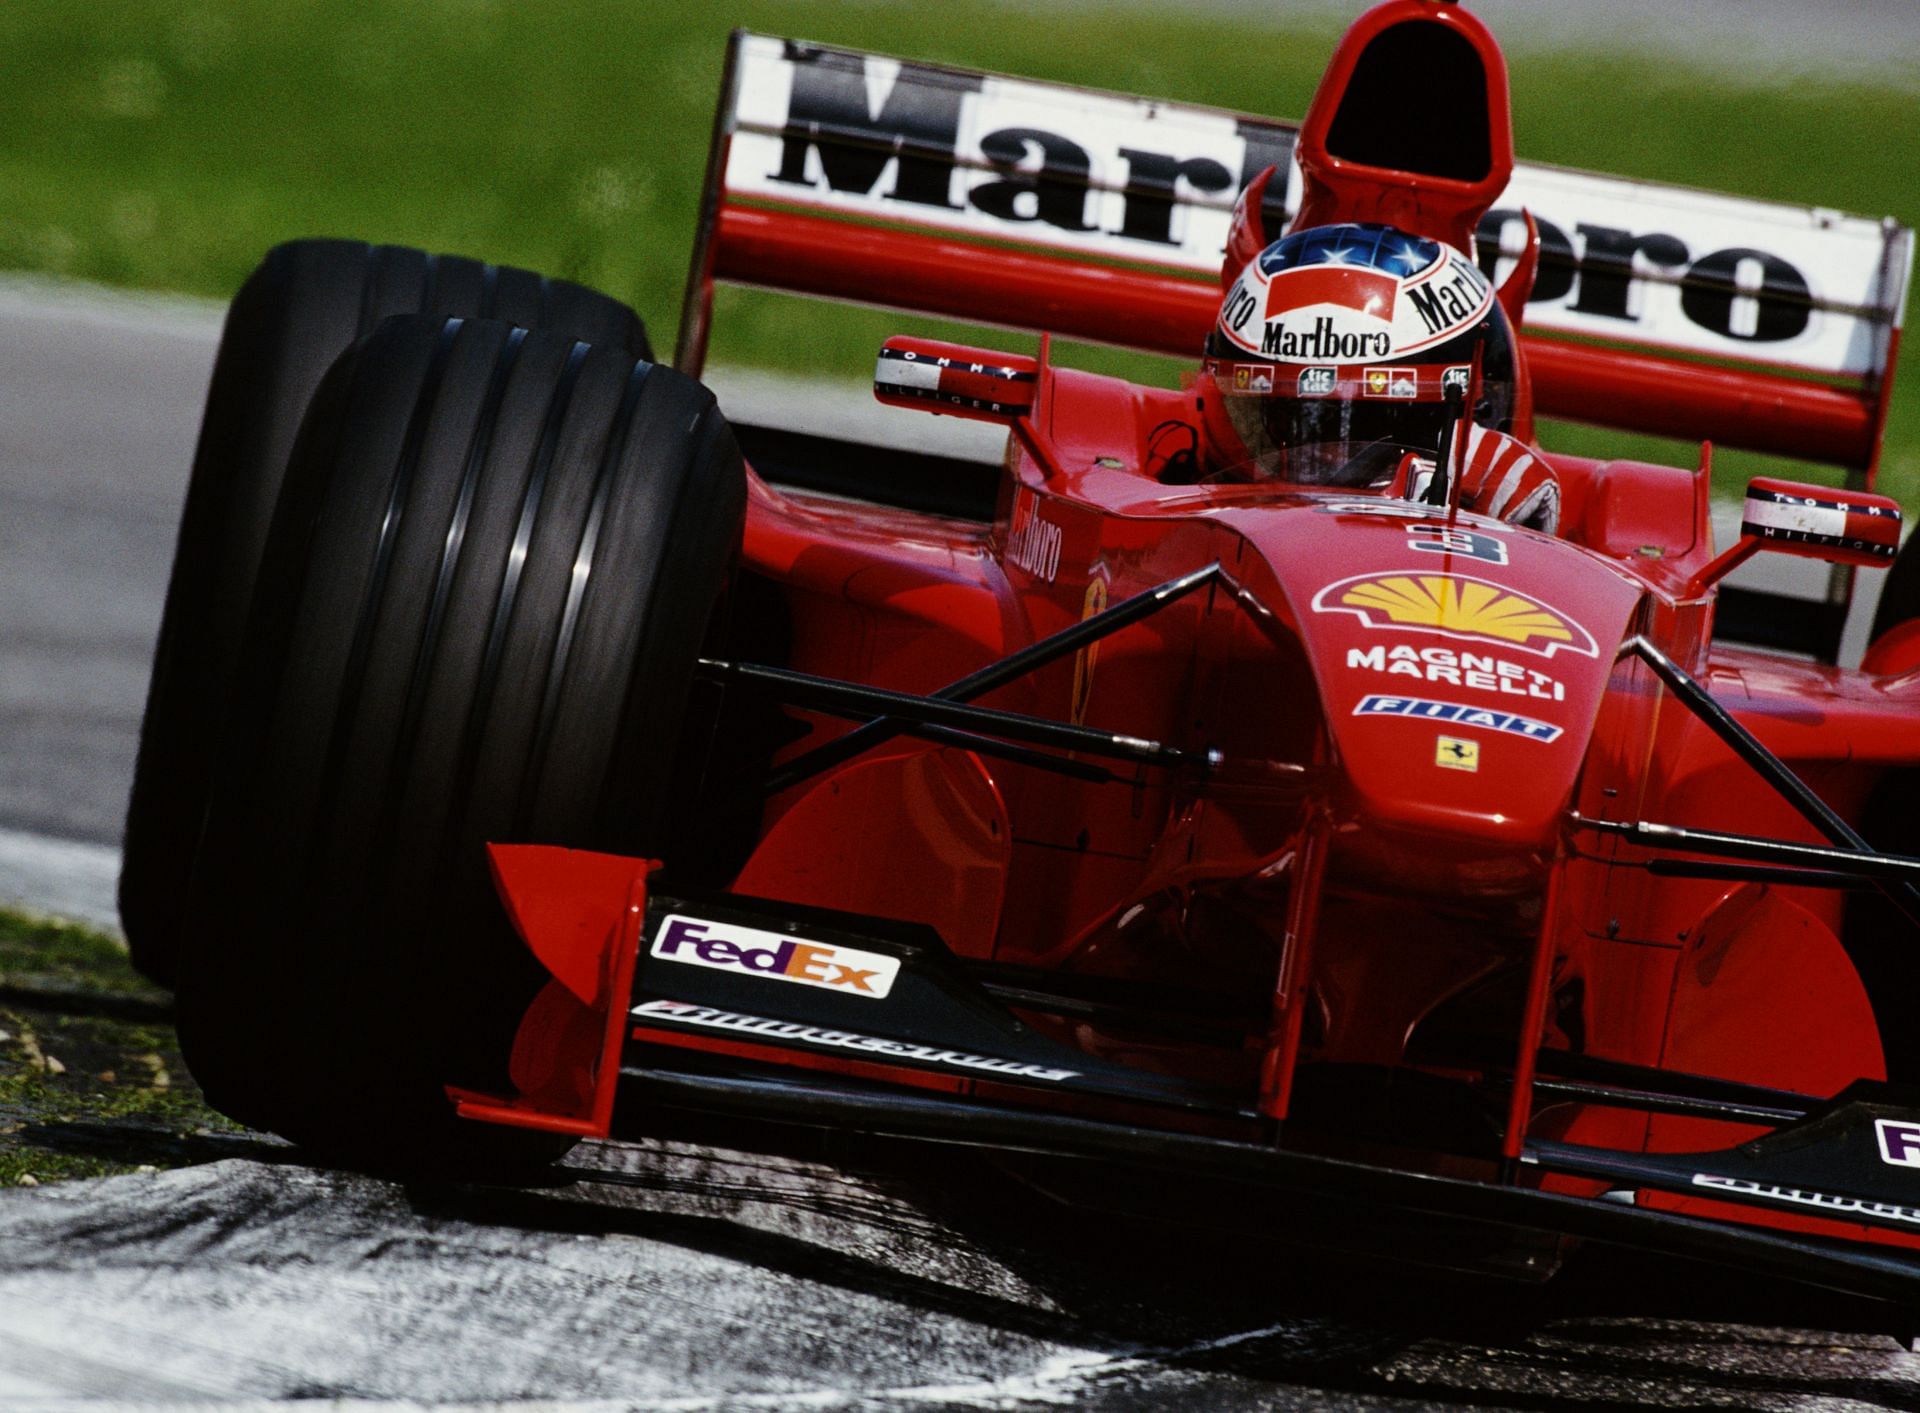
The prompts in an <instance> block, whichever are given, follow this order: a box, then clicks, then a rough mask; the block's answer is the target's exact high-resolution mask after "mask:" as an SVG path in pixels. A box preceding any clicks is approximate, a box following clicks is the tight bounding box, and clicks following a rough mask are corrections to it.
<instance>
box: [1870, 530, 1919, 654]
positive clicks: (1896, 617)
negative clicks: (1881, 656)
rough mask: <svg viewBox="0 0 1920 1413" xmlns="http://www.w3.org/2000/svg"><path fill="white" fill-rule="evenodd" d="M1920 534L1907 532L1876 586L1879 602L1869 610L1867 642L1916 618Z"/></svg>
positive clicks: (1917, 610) (1917, 616)
mask: <svg viewBox="0 0 1920 1413" xmlns="http://www.w3.org/2000/svg"><path fill="white" fill-rule="evenodd" d="M1916 543H1920V535H1910V536H1908V537H1907V543H1906V544H1904V545H1902V546H1901V547H1900V553H1899V554H1898V555H1897V556H1896V557H1895V558H1894V561H1893V568H1891V569H1889V570H1888V571H1887V582H1886V583H1884V584H1882V585H1881V586H1880V602H1879V604H1878V606H1876V607H1875V609H1874V611H1873V628H1872V631H1871V632H1869V633H1868V634H1867V641H1868V642H1869V643H1871V642H1873V641H1875V640H1876V639H1878V638H1879V637H1880V635H1881V634H1882V633H1884V632H1886V631H1887V630H1888V629H1889V628H1897V627H1899V626H1900V625H1901V624H1902V623H1905V622H1907V621H1908V620H1909V619H1913V618H1920V549H1914V548H1913V546H1914V545H1915V544H1916Z"/></svg>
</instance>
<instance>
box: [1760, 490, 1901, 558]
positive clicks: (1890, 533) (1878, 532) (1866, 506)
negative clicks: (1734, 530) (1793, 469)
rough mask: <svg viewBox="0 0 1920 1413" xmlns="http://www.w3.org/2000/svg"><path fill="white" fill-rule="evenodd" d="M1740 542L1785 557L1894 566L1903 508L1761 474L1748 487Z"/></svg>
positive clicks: (1857, 494) (1869, 496)
mask: <svg viewBox="0 0 1920 1413" xmlns="http://www.w3.org/2000/svg"><path fill="white" fill-rule="evenodd" d="M1740 538H1741V539H1743V540H1744V539H1748V538H1752V539H1756V540H1758V541H1760V548H1761V549H1766V550H1774V551H1776V552H1778V553H1780V554H1797V555H1801V556H1804V557H1805V558H1807V559H1825V560H1830V561H1831V562H1833V563H1835V564H1864V565H1866V566H1868V567H1869V568H1873V567H1876V566H1880V565H1887V564H1891V563H1893V557H1894V555H1896V554H1898V553H1899V552H1900V507H1899V506H1898V505H1896V504H1895V503H1894V502H1893V501H1891V500H1889V499H1888V498H1887V497H1886V496H1877V495H1874V494H1873V493H1872V492H1871V491H1844V490H1829V489H1828V488H1827V487H1825V486H1808V485H1802V484H1801V483H1800V482H1798V481H1776V480H1774V479H1773V478H1772V477H1770V476H1759V477H1756V478H1755V479H1753V480H1752V481H1750V482H1748V483H1747V506H1746V513H1745V514H1743V515H1742V516H1741V517H1740Z"/></svg>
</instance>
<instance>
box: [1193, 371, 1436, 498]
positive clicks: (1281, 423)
mask: <svg viewBox="0 0 1920 1413" xmlns="http://www.w3.org/2000/svg"><path fill="white" fill-rule="evenodd" d="M1219 396H1220V398H1221V406H1222V410H1223V411H1224V412H1225V413H1226V417H1227V421H1228V422H1229V423H1231V424H1232V427H1233V430H1234V433H1235V434H1236V435H1237V436H1238V437H1239V439H1240V445H1241V447H1242V448H1243V449H1244V450H1245V453H1246V456H1245V459H1244V460H1242V461H1240V462H1238V463H1237V464H1227V465H1220V466H1216V467H1215V468H1214V470H1215V474H1216V475H1217V476H1218V477H1219V478H1220V479H1223V480H1236V481H1267V480H1276V481H1289V482H1292V483H1293V484H1295V485H1301V486H1333V487H1338V488H1340V489H1343V490H1364V489H1370V488H1379V487H1382V486H1385V485H1386V484H1387V483H1388V482H1389V481H1391V480H1392V478H1393V474H1394V472H1395V471H1396V470H1397V469H1398V467H1399V465H1400V460H1401V458H1402V456H1404V455H1405V453H1407V452H1409V451H1414V452H1419V453H1421V454H1422V455H1425V456H1432V455H1434V454H1435V453H1436V452H1437V451H1438V450H1439V447H1440V434H1441V432H1442V430H1443V429H1444V428H1445V426H1446V424H1447V421H1448V419H1449V418H1451V417H1457V416H1458V415H1459V414H1458V413H1457V412H1456V411H1454V410H1453V409H1451V408H1449V407H1448V406H1447V404H1446V403H1444V402H1385V401H1377V402H1376V401H1358V400H1348V399H1341V398H1325V399H1314V400H1305V399H1299V398H1293V397H1274V396H1271V395H1267V396H1262V395H1259V394H1247V393H1235V392H1226V391H1223V392H1221V393H1220V394H1219Z"/></svg>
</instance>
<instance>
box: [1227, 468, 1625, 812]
mask: <svg viewBox="0 0 1920 1413" xmlns="http://www.w3.org/2000/svg"><path fill="white" fill-rule="evenodd" d="M1253 533H1254V535H1255V536H1256V537H1257V538H1258V540H1259V541H1260V548H1261V549H1262V551H1263V552H1264V554H1265V556H1266V558H1267V562H1268V564H1269V565H1270V566H1271V567H1272V569H1273V571H1274V573H1275V576H1276V577H1277V578H1278V579H1279V580H1280V581H1281V584H1282V586H1283V592H1284V594H1285V597H1286V599H1287V601H1288V603H1289V605H1290V606H1291V607H1292V609H1293V613H1294V617H1295V619H1296V622H1297V625H1298V632H1299V634H1300V639H1301V643H1302V645H1303V646H1304V648H1305V651H1306V655H1307V658H1308V660H1309V662H1310V663H1311V664H1312V668H1313V673H1314V677H1315V680H1316V682H1317V685H1318V687H1319V691H1320V698H1321V703H1322V706H1323V709H1324V711H1325V713H1326V719H1327V725H1328V729H1329V731H1330V733H1331V736H1332V739H1333V744H1334V749H1335V752H1336V754H1337V756H1338V759H1339V764H1340V768H1341V772H1342V774H1343V775H1344V777H1345V779H1346V782H1347V788H1348V791H1349V803H1350V805H1351V807H1352V810H1353V813H1354V817H1355V818H1356V819H1357V820H1359V821H1360V822H1361V823H1362V824H1363V825H1367V824H1374V825H1379V826H1381V827H1385V828H1390V829H1393V830H1396V831H1399V830H1411V831H1415V832H1419V833H1428V832H1432V833H1444V834H1448V835H1453V836H1456V837H1458V836H1467V837H1471V838H1477V839H1480V840H1483V841H1485V842H1487V843H1489V844H1496V845H1499V846H1503V847H1512V848H1515V849H1534V848H1538V847H1540V846H1542V845H1543V844H1544V843H1546V842H1547V841H1548V840H1550V838H1551V836H1552V834H1553V831H1554V830H1555V829H1556V828H1557V826H1558V824H1559V821H1560V819H1561V816H1562V814H1563V812H1564V810H1565V809H1566V806H1567V802H1568V800H1569V798H1570V797H1571V794H1572V791H1573V785H1574V781H1575V779H1576V778H1577V776H1578V774H1579V772H1580V768H1581V765H1582V763H1583V762H1584V760H1585V758H1586V750H1587V744H1588V740H1589V738H1590V737H1591V735H1592V732H1593V725H1594V721H1595V719H1596V718H1597V716H1598V713H1599V708H1600V703H1601V699H1602V697H1603V695H1604V694H1605V691H1606V687H1607V681H1608V678H1609V677H1610V675H1611V672H1612V667H1613V657H1614V650H1615V648H1616V647H1617V646H1618V644H1619V643H1620V641H1621V639H1622V637H1623V636H1624V634H1625V633H1626V630H1627V626H1628V624H1629V622H1630V621H1631V619H1632V615H1633V612H1634V609H1635V607H1636V605H1637V604H1638V602H1639V599H1640V590H1639V589H1638V588H1637V587H1635V586H1634V585H1633V584H1632V582H1631V581H1629V580H1627V579H1626V578H1625V577H1623V576H1622V575H1620V574H1619V573H1618V572H1617V571H1615V570H1614V569H1612V568H1611V567H1610V566H1608V565H1606V564H1605V563H1603V562H1602V561H1600V560H1598V559H1595V558H1594V557H1592V556H1590V555H1588V554H1586V553H1585V552H1584V551H1582V550H1579V549H1577V548H1575V547H1573V546H1571V545H1568V544H1566V543H1565V542H1563V541H1558V540H1553V539H1549V538H1548V537H1546V536H1542V535H1536V534H1534V533H1532V532H1531V531H1525V530H1517V529H1514V528H1511V527H1509V526H1506V525H1503V524H1500V523H1499V522H1497V521H1492V520H1487V519H1484V518H1481V517H1478V516H1471V515H1461V516H1459V517H1457V518H1456V520H1454V521H1453V522H1451V523H1449V522H1447V521H1446V520H1445V519H1444V518H1440V517H1437V516H1436V517H1428V516H1426V515H1424V514H1423V513H1422V512H1421V508H1419V507H1415V506H1409V505H1407V504H1406V503H1405V502H1397V501H1386V500H1379V499H1374V500H1354V501H1350V502H1340V501H1334V500H1328V501H1324V502H1321V503H1319V504H1317V505H1313V506H1312V508H1310V509H1309V508H1307V507H1306V506H1304V505H1303V506H1302V507H1301V508H1300V509H1298V510H1294V511H1290V512H1288V513H1286V514H1284V515H1278V516H1274V517H1272V518H1271V519H1270V521H1269V522H1268V523H1267V524H1265V525H1264V526H1261V527H1259V528H1257V529H1255V530H1254V531H1253Z"/></svg>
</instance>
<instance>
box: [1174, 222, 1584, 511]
mask: <svg viewBox="0 0 1920 1413" xmlns="http://www.w3.org/2000/svg"><path fill="white" fill-rule="evenodd" d="M1476 345H1477V346H1478V348H1479V352H1480V359H1479V365H1480V366H1479V369H1478V376H1477V379H1476V376H1475V369H1474V353H1475V348H1476ZM1201 367H1202V381H1201V400H1202V407H1203V414H1202V420H1203V423H1204V428H1205V438H1206V442H1207V452H1208V461H1209V471H1210V475H1209V477H1208V479H1213V480H1225V481H1278V482H1285V483H1287V484H1290V485H1295V486H1309V487H1327V488H1338V489H1340V490H1345V491H1360V490H1372V491H1381V492H1385V493H1388V494H1394V495H1401V496H1406V497H1410V498H1411V497H1416V496H1418V495H1419V494H1420V493H1421V491H1422V490H1424V488H1425V484H1426V481H1427V477H1428V476H1430V475H1431V469H1432V465H1433V461H1434V458H1435V457H1436V456H1437V454H1438V452H1439V449H1440V446H1441V441H1442V436H1443V433H1445V432H1446V431H1447V430H1448V429H1449V426H1450V425H1451V427H1452V429H1453V435H1452V437H1451V441H1452V443H1453V446H1452V460H1453V465H1454V466H1455V467H1456V468H1459V467H1461V466H1462V464H1463V462H1464V471H1463V472H1462V475H1461V504H1462V506H1463V507H1465V508H1466V509H1468V510H1475V511H1479V512H1481V513H1482V514H1487V515H1493V516H1497V517H1499V518H1502V519H1504V520H1507V521H1508V522H1509V523H1512V524H1517V525H1524V526H1527V527H1528V528H1531V529H1536V530H1542V531H1544V532H1546V533H1548V534H1553V533H1555V532H1556V531H1557V530H1558V528H1559V520H1560V487H1559V484H1558V482H1557V481H1556V480H1555V479H1554V477H1553V473H1552V472H1551V471H1550V470H1548V468H1547V467H1546V465H1545V464H1544V463H1543V462H1542V461H1541V460H1540V459H1539V458H1538V457H1537V456H1535V455H1534V454H1533V452H1532V451H1531V450H1530V449H1529V448H1528V447H1527V446H1526V444H1525V443H1523V442H1521V441H1518V440H1516V439H1515V438H1514V437H1512V436H1509V435H1508V429H1509V428H1510V427H1511V426H1512V423H1513V405H1514V378H1515V368H1514V347H1513V333H1512V329H1511V328H1510V326H1509V325H1508V322H1507V318H1506V314H1505V312H1504V311H1503V310H1502V309H1501V308H1500V306H1499V304H1498V302H1497V301H1496V300H1495V299H1494V296H1493V289H1492V287H1491V286H1490V285H1489V284H1488V282H1487V280H1486V278H1485V276H1483V275H1482V274H1481V273H1480V270H1479V268H1478V267H1477V266H1475V265H1474V263H1473V262H1472V261H1471V260H1469V259H1467V258H1466V257H1465V256H1464V255H1462V254H1460V252H1458V251H1456V250H1453V249H1451V248H1450V247H1448V246H1445V245H1442V244H1441V243H1440V242H1438V241H1434V240H1427V239H1425V238H1423V237H1420V236H1414V235H1408V234H1407V233H1405V232H1403V231H1399V230H1396V229H1394V228H1393V227H1392V226H1384V225H1374V224H1343V225H1332V226H1318V227H1315V228H1313V229H1310V230H1304V231H1295V232H1294V233H1292V234H1291V235H1288V236H1285V237H1283V238H1282V239H1280V240H1277V241H1275V242H1274V243H1273V244H1272V245H1269V246H1268V247H1267V248H1266V249H1265V250H1263V251H1261V252H1260V254H1259V255H1258V256H1257V257H1255V258H1254V259H1253V260H1252V261H1251V262H1250V263H1249V264H1248V265H1247V267H1246V268H1245V269H1244V270H1242V271H1241V272H1240V275H1239V277H1238V278H1237V279H1236V280H1235V281H1234V282H1233V284H1232V286H1231V287H1230V288H1229V289H1228V290H1227V295H1226V298H1225V299H1224V300H1223V301H1222V302H1221V305H1220V317H1219V319H1218V320H1217V321H1216V322H1215V324H1214V327H1213V332H1212V333H1211V334H1210V335H1209V336H1208V338H1207V346H1206V358H1205V361H1204V362H1203V364H1202V365H1201ZM1476 381H1477V395H1475V396H1474V399H1473V408H1472V417H1471V422H1470V424H1468V425H1467V426H1466V427H1465V432H1466V435H1465V436H1462V435H1460V430H1461V422H1460V419H1461V415H1462V412H1463V410H1464V404H1465V400H1466V399H1467V397H1468V396H1469V395H1473V394H1474V392H1475V387H1474V385H1475V383H1476Z"/></svg>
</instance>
